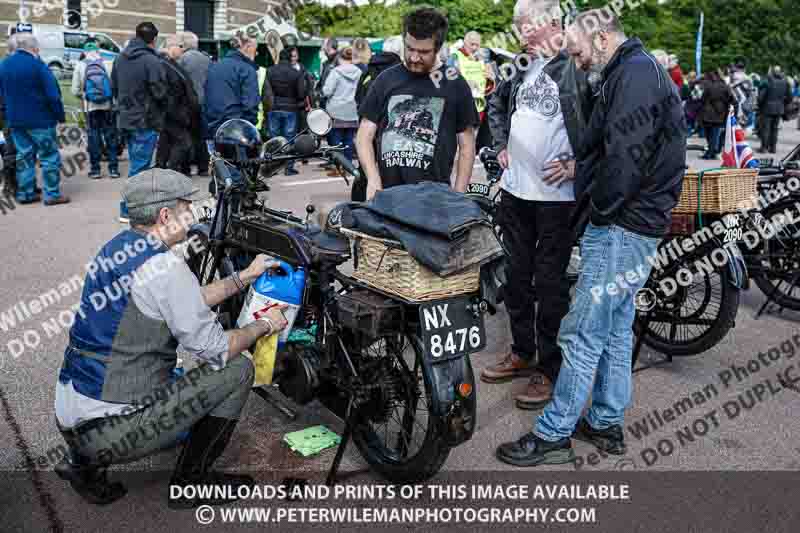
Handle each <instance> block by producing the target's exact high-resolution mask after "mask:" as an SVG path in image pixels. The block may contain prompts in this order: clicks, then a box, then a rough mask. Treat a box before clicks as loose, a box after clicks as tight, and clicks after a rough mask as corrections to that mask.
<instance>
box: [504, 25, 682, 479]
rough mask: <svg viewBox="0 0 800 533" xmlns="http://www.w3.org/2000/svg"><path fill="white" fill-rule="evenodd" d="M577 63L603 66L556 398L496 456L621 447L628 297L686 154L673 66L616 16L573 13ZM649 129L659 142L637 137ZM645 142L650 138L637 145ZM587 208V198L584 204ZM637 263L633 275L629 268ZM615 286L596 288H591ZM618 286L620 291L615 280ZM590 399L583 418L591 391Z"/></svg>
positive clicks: (561, 454)
mask: <svg viewBox="0 0 800 533" xmlns="http://www.w3.org/2000/svg"><path fill="white" fill-rule="evenodd" d="M567 49H568V50H569V53H570V54H571V55H572V57H573V58H574V60H575V62H576V63H577V64H578V66H580V68H582V69H585V70H595V71H598V70H599V71H600V72H602V90H601V91H600V94H599V95H598V98H599V99H600V101H599V102H596V103H595V108H594V112H593V113H592V116H591V119H590V123H589V125H588V128H587V130H586V132H585V135H584V136H583V142H582V143H581V145H580V146H579V147H577V153H576V156H577V158H578V172H577V176H578V178H577V181H576V185H575V192H576V195H577V196H578V198H579V207H578V212H579V213H580V212H584V211H588V215H589V220H590V221H589V223H588V225H587V227H586V229H585V232H584V233H583V237H582V239H581V270H580V274H579V278H578V284H577V286H576V290H575V299H574V301H573V302H572V304H571V306H570V310H569V314H567V316H566V317H565V318H564V321H563V322H562V324H561V329H560V331H559V335H558V346H559V348H560V350H561V351H562V353H563V359H564V362H563V364H562V365H561V371H560V372H559V375H558V380H557V382H556V386H555V390H554V392H553V399H552V400H551V401H550V402H549V403H548V404H547V406H546V407H545V408H544V412H543V413H542V415H541V416H539V417H538V419H537V421H536V424H535V427H534V429H533V431H532V432H530V433H527V434H525V435H523V436H522V437H521V438H520V439H518V440H517V441H514V442H508V443H504V444H502V445H500V446H499V447H498V449H497V457H498V458H499V459H500V460H501V461H503V462H506V463H509V464H512V465H515V466H534V465H539V464H562V463H567V462H571V461H573V460H574V458H575V454H574V452H573V450H572V444H571V441H570V437H575V438H577V439H580V440H585V441H588V442H589V443H591V444H593V445H594V446H596V447H597V448H599V449H600V450H601V451H603V452H606V453H610V454H624V453H625V450H626V448H625V442H624V435H623V431H622V423H623V420H624V416H625V408H626V407H627V406H628V404H629V403H630V400H631V389H632V377H631V357H632V351H633V331H632V329H631V328H632V326H633V320H634V316H635V314H636V311H635V307H634V298H635V295H636V293H637V292H638V291H639V290H640V289H641V288H642V287H643V285H644V283H645V281H646V280H647V277H648V276H649V271H650V269H651V267H650V263H649V262H648V261H647V260H646V258H648V257H650V256H652V255H653V254H654V253H655V252H656V248H657V247H658V244H659V242H660V241H661V239H662V238H663V236H664V235H665V234H666V233H667V232H668V230H669V227H670V212H671V210H672V208H673V207H674V206H675V205H676V204H677V203H678V197H679V196H680V191H681V187H682V184H683V175H684V172H685V164H686V124H685V122H684V117H683V110H682V108H681V102H680V97H679V94H678V91H677V88H676V87H675V84H673V83H670V81H669V80H670V78H669V75H668V74H667V72H666V70H665V69H664V68H663V67H662V66H660V65H659V64H658V63H657V62H656V60H655V59H654V58H653V56H652V55H650V54H649V53H648V52H647V50H645V48H644V46H643V45H642V42H641V41H640V40H639V39H637V38H630V39H629V38H628V37H626V36H625V34H624V32H623V29H622V26H621V25H620V23H619V20H618V19H617V17H616V16H608V14H607V13H603V12H601V11H600V10H591V11H587V12H585V13H581V14H579V15H578V16H577V17H576V19H575V23H574V25H573V26H571V27H570V30H569V33H568V46H567ZM654 108H658V109H659V110H661V113H659V114H658V115H653V116H651V117H649V118H648V119H647V120H645V121H642V122H641V123H639V125H638V127H637V129H636V131H635V132H634V133H633V134H630V135H620V134H619V132H617V131H615V125H616V124H618V123H619V121H621V120H625V117H629V116H631V114H633V113H636V112H637V110H638V109H654ZM643 139H644V140H647V139H657V140H658V141H659V142H657V143H655V144H652V145H651V144H648V143H647V142H645V144H642V142H643ZM642 146H654V147H655V148H653V149H647V148H645V149H644V152H643V151H642ZM584 207H585V209H584ZM626 272H627V273H630V272H638V274H637V276H636V278H633V277H630V276H628V277H625V282H626V283H625V284H624V286H620V285H619V284H618V280H620V279H621V278H622V277H623V276H625V273H626ZM611 286H613V287H615V290H613V291H612V290H607V291H603V292H601V293H599V294H598V292H597V288H598V287H599V288H607V287H611ZM617 289H618V290H617ZM590 394H591V397H592V404H591V406H590V408H589V410H588V413H587V415H586V418H581V413H582V412H583V408H584V405H585V404H586V402H587V400H588V398H589V395H590Z"/></svg>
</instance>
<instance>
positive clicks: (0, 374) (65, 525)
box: [0, 124, 800, 533]
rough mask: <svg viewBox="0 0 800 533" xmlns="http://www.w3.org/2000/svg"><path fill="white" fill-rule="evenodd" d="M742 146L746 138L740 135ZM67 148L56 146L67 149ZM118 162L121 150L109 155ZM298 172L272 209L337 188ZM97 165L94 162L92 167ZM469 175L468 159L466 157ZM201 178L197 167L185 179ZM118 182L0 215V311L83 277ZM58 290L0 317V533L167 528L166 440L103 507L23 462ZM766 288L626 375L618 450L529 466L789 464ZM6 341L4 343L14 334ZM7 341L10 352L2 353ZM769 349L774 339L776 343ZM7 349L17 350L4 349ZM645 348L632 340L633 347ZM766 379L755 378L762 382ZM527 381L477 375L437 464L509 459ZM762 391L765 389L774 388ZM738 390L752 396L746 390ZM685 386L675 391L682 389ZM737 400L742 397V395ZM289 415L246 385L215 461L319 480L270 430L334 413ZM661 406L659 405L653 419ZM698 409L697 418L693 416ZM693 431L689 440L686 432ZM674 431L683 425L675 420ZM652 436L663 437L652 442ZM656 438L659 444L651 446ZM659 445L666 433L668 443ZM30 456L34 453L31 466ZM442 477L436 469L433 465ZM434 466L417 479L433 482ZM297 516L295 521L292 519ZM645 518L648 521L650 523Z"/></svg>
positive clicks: (319, 472) (524, 426) (42, 385)
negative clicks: (459, 430)
mask: <svg viewBox="0 0 800 533" xmlns="http://www.w3.org/2000/svg"><path fill="white" fill-rule="evenodd" d="M780 140H781V141H780V145H779V153H781V154H785V153H786V152H788V151H789V150H790V149H791V148H792V147H793V146H794V145H795V144H797V143H799V142H800V132H798V131H797V129H796V128H795V125H794V124H784V125H783V129H782V130H781V135H780ZM754 144H755V143H754ZM69 153H72V152H70V151H69V150H68V151H66V152H65V155H68V154H69ZM698 155H700V154H699V153H690V159H691V163H692V166H694V167H696V168H708V167H711V166H715V165H714V163H713V162H711V163H709V162H706V161H700V160H698V158H697V156H698ZM121 167H122V172H123V175H125V172H126V170H127V163H126V162H123V163H122V165H121ZM297 168H298V169H299V170H300V171H301V174H300V175H298V176H292V177H286V176H279V177H276V178H275V179H274V180H273V182H272V191H271V193H270V195H271V196H270V202H271V205H272V206H273V207H277V208H281V209H291V210H293V211H294V212H295V213H296V214H302V213H304V211H305V206H306V205H307V204H309V203H313V204H316V205H320V204H323V203H331V202H337V201H344V200H347V199H348V195H349V191H348V189H347V187H346V186H345V184H344V182H343V181H342V180H341V179H338V178H331V177H328V176H326V175H325V174H324V173H323V172H321V171H320V170H319V169H318V168H317V164H316V162H314V161H312V162H311V164H309V165H298V167H297ZM104 170H105V167H104ZM475 174H476V179H483V171H482V169H480V168H476V173H475ZM195 179H196V181H197V182H198V185H199V186H200V188H201V189H205V187H206V180H204V179H200V178H195ZM123 184H124V180H110V179H107V178H104V179H101V180H97V181H90V180H89V179H88V178H87V177H86V168H84V169H83V170H82V171H80V172H77V173H75V174H74V175H73V176H70V177H65V178H64V179H63V181H62V190H63V192H64V193H66V194H68V195H69V196H70V197H71V198H72V203H70V204H69V205H62V206H56V207H44V206H43V205H31V206H17V207H16V208H15V209H13V210H10V211H8V212H7V213H6V214H5V215H4V216H0V228H1V229H0V249H1V250H2V261H1V262H0V302H2V305H0V312H3V311H6V310H7V309H10V308H11V307H13V306H14V305H15V304H16V303H17V302H20V301H26V302H28V301H30V300H32V299H34V298H37V297H38V296H39V295H41V294H43V293H45V292H47V291H49V290H50V289H52V288H56V287H59V286H60V285H61V284H62V283H64V282H66V281H68V280H70V279H72V278H74V277H75V276H79V277H83V276H84V275H85V270H84V268H85V265H86V263H87V262H88V261H89V259H90V258H92V257H93V256H94V255H95V253H96V252H97V250H98V248H99V247H100V246H101V245H102V244H104V243H105V242H106V241H108V240H109V239H111V238H112V237H113V236H114V235H115V234H116V233H117V232H119V231H120V230H121V229H122V228H123V226H122V225H121V224H120V223H119V222H118V221H117V215H118V206H119V199H120V190H121V189H122V186H123ZM62 289H63V290H64V293H65V295H64V296H63V297H62V298H61V299H60V300H59V301H57V302H55V303H54V304H53V305H50V306H48V307H47V308H46V309H43V310H42V311H41V312H40V313H39V314H37V315H35V316H32V317H30V318H28V319H26V320H25V321H24V322H22V323H21V324H17V325H16V326H15V327H7V328H4V329H0V391H1V392H2V396H1V397H0V471H2V474H0V531H45V530H51V529H55V530H59V529H62V530H66V531H111V530H113V531H115V532H117V533H121V532H123V531H161V530H163V531H174V530H179V531H183V530H192V529H195V528H199V527H200V526H198V525H197V524H196V523H195V521H194V516H193V515H192V514H191V513H176V512H170V511H169V510H167V508H166V505H165V501H166V497H167V492H166V483H167V480H168V478H169V473H170V470H171V469H172V466H173V465H174V462H175V459H176V457H177V453H178V450H177V449H171V450H166V451H164V452H162V453H159V454H157V455H154V456H152V457H150V458H148V459H146V460H143V461H140V462H138V463H135V464H132V465H125V466H122V467H119V468H115V471H114V473H113V477H114V479H118V480H121V481H123V482H124V483H126V485H127V487H128V489H129V493H128V495H127V496H126V497H125V498H123V499H122V500H120V501H119V502H116V503H114V504H112V505H111V506H108V507H93V506H90V505H88V504H85V503H84V502H83V501H82V500H81V499H80V498H79V497H78V496H77V494H75V493H74V492H73V491H72V490H71V489H70V487H69V486H68V485H66V484H65V483H63V482H61V481H60V480H58V479H56V478H55V476H54V475H53V473H52V464H51V463H50V462H49V461H48V460H46V459H45V460H43V461H42V462H41V463H37V461H39V458H40V457H43V456H45V457H46V455H47V452H48V450H51V449H53V448H54V447H57V446H59V445H60V444H62V442H63V441H62V438H61V436H60V434H59V433H58V431H57V429H56V427H55V421H54V408H53V404H54V387H55V383H56V379H57V372H58V369H59V367H60V364H61V361H62V357H63V352H64V347H65V345H66V342H67V331H68V330H67V329H66V328H54V327H53V326H52V325H51V326H50V327H49V328H46V327H45V326H43V323H44V322H50V323H51V324H52V322H51V319H56V320H58V319H59V317H60V316H64V315H61V312H62V311H66V310H68V309H69V308H70V306H72V305H74V304H76V303H77V302H78V301H79V296H80V295H79V292H78V291H74V290H72V291H70V290H69V289H68V288H67V287H63V286H62ZM764 299H765V297H764V295H763V294H762V293H761V291H760V290H759V289H758V288H751V289H750V290H749V291H747V292H746V293H743V294H742V298H741V305H740V308H739V310H738V315H737V317H736V327H735V329H733V330H731V332H730V333H728V335H727V336H726V337H725V339H724V340H723V341H722V342H720V343H719V344H718V345H717V346H715V347H714V348H712V349H711V350H709V351H707V352H705V353H703V354H701V355H698V356H694V357H687V358H676V359H675V360H674V361H673V362H672V363H670V364H667V365H663V366H658V367H655V368H650V369H646V370H644V371H642V372H638V373H636V374H635V378H634V390H633V400H632V403H631V406H630V408H629V410H628V412H627V420H626V424H628V426H629V427H628V428H626V434H625V436H626V440H627V444H628V449H629V451H628V454H627V455H626V456H624V457H621V458H620V457H613V456H612V457H602V456H600V455H598V454H594V453H593V452H594V448H592V447H591V446H589V445H588V444H585V443H582V442H577V441H575V443H574V447H575V450H576V453H577V454H578V456H579V460H578V462H577V463H576V464H574V465H562V466H544V467H539V468H536V469H535V470H533V471H527V472H529V475H530V476H531V479H534V478H535V479H547V478H548V476H549V475H555V472H556V471H558V472H565V471H573V470H575V469H578V470H580V471H583V472H606V471H619V470H626V471H627V470H637V471H765V470H781V471H797V470H798V469H800V442H798V440H797V436H798V435H800V420H799V419H798V417H797V416H796V413H797V412H798V409H799V408H800V393H799V392H795V391H794V390H792V389H787V388H784V387H781V386H780V384H779V380H778V378H777V374H778V373H779V372H782V373H785V371H786V369H787V368H790V367H792V365H794V366H793V368H794V370H792V371H791V372H792V374H791V375H795V376H799V375H800V369H798V368H797V366H798V365H797V363H796V361H797V360H800V359H792V357H793V355H794V353H800V346H796V345H793V347H792V348H791V350H790V349H789V347H788V346H789V345H788V344H787V345H785V346H784V348H783V349H781V348H780V347H781V344H782V343H783V342H784V341H791V340H792V337H793V336H794V335H795V334H797V333H798V328H797V323H798V322H797V321H798V319H800V316H798V314H797V313H793V312H791V311H784V312H783V313H782V314H780V315H778V314H775V313H771V314H768V315H766V316H763V317H762V318H760V319H758V320H756V319H755V318H754V315H755V313H756V311H757V310H758V308H759V307H760V306H761V304H762V303H763V301H764ZM486 329H487V333H488V346H487V349H486V350H485V351H484V352H482V353H479V354H474V355H473V356H472V357H471V359H472V364H473V366H474V368H475V373H476V376H477V375H478V374H479V373H480V371H481V369H483V368H484V367H486V366H488V365H490V364H492V363H494V362H495V361H496V360H497V359H498V358H499V357H500V356H501V355H502V353H504V352H505V350H506V349H507V348H508V346H509V343H510V335H509V328H508V318H507V315H506V314H505V312H504V311H502V310H501V311H500V312H499V313H498V314H497V315H496V316H494V317H488V318H487V320H486ZM26 335H27V340H28V344H29V346H28V347H26V348H25V349H24V351H22V353H15V354H13V355H12V353H11V352H10V350H11V348H10V344H9V343H13V342H14V341H15V340H22V341H23V342H24V341H25V339H26ZM14 346H15V347H17V348H18V347H19V343H17V344H16V345H14ZM772 347H776V348H778V349H779V350H780V353H778V357H777V360H770V359H769V357H765V359H766V360H767V362H768V364H765V363H764V362H763V361H760V362H758V363H753V362H752V361H753V360H757V359H758V354H759V352H767V350H768V349H769V348H772ZM15 351H17V352H18V351H19V350H16V349H15ZM776 353H777V352H776ZM15 355H16V357H15ZM658 357H659V354H656V353H654V352H652V351H650V350H648V349H647V348H645V349H644V354H643V360H645V361H647V360H655V359H657V358H658ZM748 363H749V364H750V367H749V368H750V370H749V371H748V375H746V376H745V375H744V374H743V373H741V372H740V373H739V375H738V377H736V378H734V379H732V380H728V381H729V382H728V383H727V386H726V385H725V384H724V383H723V379H722V377H721V373H722V374H723V375H728V374H724V373H725V372H726V371H728V372H729V373H730V372H731V367H732V366H733V365H737V366H739V367H747V366H748ZM767 380H769V382H768V383H767ZM525 385H526V380H524V379H523V380H517V381H514V382H513V383H510V384H502V385H487V384H484V383H482V382H480V381H479V382H478V383H477V390H476V394H477V398H478V417H477V429H476V431H475V434H474V436H473V438H472V440H470V441H469V442H467V443H465V444H463V445H461V446H459V447H457V448H455V449H453V450H452V451H451V453H450V456H449V458H448V460H447V462H446V463H445V464H444V467H443V469H444V471H450V472H463V471H468V472H473V473H474V474H475V475H476V476H477V475H479V474H480V475H485V474H487V473H490V474H491V473H501V472H503V471H513V470H515V469H514V468H513V467H510V466H508V465H505V464H503V463H501V462H500V461H498V460H497V459H496V458H495V455H494V452H495V448H496V447H497V446H498V445H499V444H500V443H502V442H506V441H509V440H514V439H516V438H518V437H519V436H520V435H522V434H523V433H525V432H527V431H529V430H530V429H531V427H532V424H533V422H534V417H535V416H536V415H537V414H538V413H537V412H530V411H521V410H519V409H517V408H516V407H515V406H514V402H513V398H514V396H515V394H517V393H519V392H520V391H522V390H523V389H524V387H525ZM776 389H777V390H776ZM754 390H755V391H758V397H757V398H758V401H755V402H754V403H755V405H753V406H752V407H751V408H749V409H745V408H742V409H740V411H741V412H740V413H739V414H738V415H736V416H733V417H730V416H728V414H727V412H726V410H725V405H726V403H728V409H730V410H733V407H731V406H730V404H729V402H734V403H735V402H737V401H739V400H738V398H740V397H742V398H744V400H745V403H747V402H748V398H753V397H755V396H752V394H753V391H754ZM748 394H750V395H751V396H748ZM686 397H690V398H692V402H690V404H687V403H686V402H685V400H684V398H686ZM676 403H682V406H683V407H682V408H677V411H678V412H679V414H678V415H677V416H675V417H674V419H673V420H671V421H663V420H662V423H660V424H659V423H658V420H657V419H656V417H655V415H652V413H653V412H654V411H658V412H659V413H663V412H664V410H667V409H670V408H676V407H675V406H676ZM748 405H750V404H749V403H748ZM298 413H299V416H298V418H297V419H296V420H295V421H293V422H289V421H287V420H286V418H285V417H284V416H283V415H281V414H280V413H279V412H278V411H276V410H275V409H274V408H273V407H271V406H269V405H267V404H266V403H265V402H264V401H262V400H261V399H260V398H259V397H257V396H255V395H251V397H250V400H249V401H248V404H247V406H246V408H245V411H244V413H243V417H242V420H241V422H240V423H239V425H238V427H237V430H236V434H235V436H234V438H233V440H232V443H231V444H230V446H229V448H228V449H227V450H226V451H225V454H224V455H223V457H222V458H221V459H220V460H219V462H218V465H219V466H221V467H224V468H227V469H241V470H247V471H250V472H254V473H255V475H256V477H257V478H259V479H261V480H265V479H268V478H270V477H271V476H274V475H278V476H293V477H298V478H308V479H310V480H312V482H313V481H320V480H322V479H323V478H324V476H325V474H326V472H327V469H328V468H329V466H330V463H331V461H332V459H333V456H334V454H335V450H334V449H329V450H327V451H324V452H322V453H321V454H319V455H317V456H315V457H311V458H303V457H300V456H298V455H296V454H294V453H293V452H291V451H290V450H289V449H288V447H287V446H286V445H285V444H284V443H283V442H282V441H281V439H282V437H283V435H284V434H286V433H287V432H290V431H295V430H299V429H303V428H306V427H309V426H312V425H316V424H325V425H326V426H328V427H329V428H331V429H333V430H334V431H337V432H339V433H341V431H342V428H343V424H342V423H341V421H340V420H338V419H337V418H336V417H335V416H333V415H332V414H331V413H329V412H327V411H326V410H325V409H324V408H322V407H321V406H320V405H319V404H317V403H316V402H314V403H312V404H310V405H307V406H304V407H302V408H299V410H298ZM648 415H651V416H652V417H653V419H654V420H655V421H656V424H655V425H656V426H658V427H655V428H651V431H650V432H649V435H642V434H641V433H640V434H639V437H640V438H637V437H636V436H635V435H634V431H632V429H634V427H635V424H636V422H639V423H640V424H641V423H642V422H643V420H644V419H645V418H646V417H648ZM662 418H663V417H662ZM698 421H699V422H698ZM703 421H705V422H703ZM686 428H689V429H690V430H691V432H692V436H693V437H694V439H691V438H688V436H687V435H688V433H687V429H686ZM681 432H682V435H683V436H682V437H681V436H678V433H681ZM664 442H666V444H665V443H664ZM659 443H660V445H661V451H662V453H657V452H656V451H654V450H657V449H658V448H659ZM668 445H669V446H668ZM28 459H30V460H32V461H33V462H34V463H35V464H37V466H35V467H34V468H30V467H29V466H28V465H27V464H26V462H27V460H28ZM341 472H342V474H343V475H344V476H345V477H347V478H348V479H350V480H356V481H359V482H363V483H380V482H381V480H380V478H379V477H378V476H377V475H375V474H373V473H372V472H370V471H369V469H368V468H367V465H366V463H365V462H364V461H363V459H362V458H361V457H360V455H359V454H358V452H357V450H356V449H355V447H354V446H350V447H348V449H347V451H346V453H345V455H344V460H343V462H342V465H341ZM442 475H444V474H442ZM436 479H437V478H434V480H432V481H431V482H432V483H435V482H436ZM300 529H302V528H301V526H297V527H296V528H294V529H292V530H293V531H297V530H300ZM653 530H655V529H653Z"/></svg>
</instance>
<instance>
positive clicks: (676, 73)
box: [667, 54, 685, 91]
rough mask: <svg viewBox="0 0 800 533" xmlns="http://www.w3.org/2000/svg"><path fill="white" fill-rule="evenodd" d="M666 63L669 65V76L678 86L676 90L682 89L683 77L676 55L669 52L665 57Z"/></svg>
mask: <svg viewBox="0 0 800 533" xmlns="http://www.w3.org/2000/svg"><path fill="white" fill-rule="evenodd" d="M667 64H668V65H669V71H668V72H669V77H670V78H671V79H672V81H673V82H674V83H675V86H676V87H678V91H680V90H681V89H683V85H684V83H685V82H684V79H683V70H681V65H680V63H679V62H678V56H676V55H675V54H670V55H669V57H668V59H667Z"/></svg>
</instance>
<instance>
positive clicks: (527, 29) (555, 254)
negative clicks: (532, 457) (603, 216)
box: [481, 0, 589, 409]
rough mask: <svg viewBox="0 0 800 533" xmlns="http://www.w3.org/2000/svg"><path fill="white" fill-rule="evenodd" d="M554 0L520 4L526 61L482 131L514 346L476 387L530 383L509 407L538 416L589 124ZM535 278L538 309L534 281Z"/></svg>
mask: <svg viewBox="0 0 800 533" xmlns="http://www.w3.org/2000/svg"><path fill="white" fill-rule="evenodd" d="M560 14H561V8H560V6H559V3H558V1H557V0H519V1H518V2H517V4H516V5H515V6H514V24H515V26H516V28H517V30H518V33H519V35H520V36H521V38H522V40H523V44H524V46H525V48H526V53H524V54H523V55H522V56H520V57H518V58H517V61H515V64H518V65H521V66H522V67H524V70H523V69H522V68H519V69H516V71H515V72H514V73H513V75H511V76H506V78H507V79H503V80H501V81H500V83H499V84H498V87H497V89H496V90H495V91H494V93H493V94H492V96H491V97H490V99H489V105H488V114H489V126H490V128H491V131H492V137H493V139H494V146H495V149H496V150H497V151H498V152H499V155H498V159H499V161H500V164H501V165H502V166H503V168H505V169H507V170H506V172H505V174H504V175H503V181H502V184H501V187H502V196H501V205H502V210H503V221H502V224H503V241H504V242H505V244H506V246H507V248H508V250H509V258H508V259H509V262H508V269H507V274H508V283H507V286H506V287H505V289H506V290H505V291H504V292H505V298H506V308H507V309H508V315H509V321H510V323H511V336H512V345H511V346H510V349H509V350H508V351H507V352H506V353H504V354H501V357H500V361H499V362H498V363H497V364H495V365H492V366H489V367H488V368H486V369H484V371H483V373H482V374H481V379H482V380H483V381H484V382H487V383H502V382H506V381H510V380H512V379H515V378H518V377H528V376H529V377H530V382H529V384H528V387H527V388H526V389H525V391H524V392H523V393H522V394H519V395H517V396H516V398H515V401H516V405H517V407H519V408H520V409H538V408H540V407H542V406H543V405H545V404H546V403H547V402H548V401H549V400H550V398H551V396H552V389H553V383H555V381H556V379H557V377H558V372H559V368H560V367H561V351H560V350H559V348H558V345H557V344H556V338H557V336H558V328H559V326H560V324H561V319H562V318H563V317H564V315H566V313H567V310H568V308H569V283H568V282H567V279H566V269H567V266H568V264H569V260H570V255H571V251H572V245H573V243H574V240H575V237H574V234H573V231H572V230H571V229H570V224H569V220H570V214H571V212H572V209H573V208H574V206H575V193H574V179H575V159H574V155H573V154H574V153H575V150H576V149H577V148H578V147H579V146H580V143H581V136H582V131H583V129H584V127H585V123H586V121H587V120H588V116H589V90H588V85H587V83H586V76H585V74H584V73H582V72H580V71H579V70H578V69H577V68H576V66H575V63H574V61H572V60H571V59H570V57H569V55H568V54H567V53H566V51H565V50H563V27H562V22H561V16H560ZM534 277H535V279H536V296H538V309H537V305H536V303H535V301H536V300H535V299H534V294H533V292H532V290H531V282H532V280H533V279H534Z"/></svg>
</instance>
